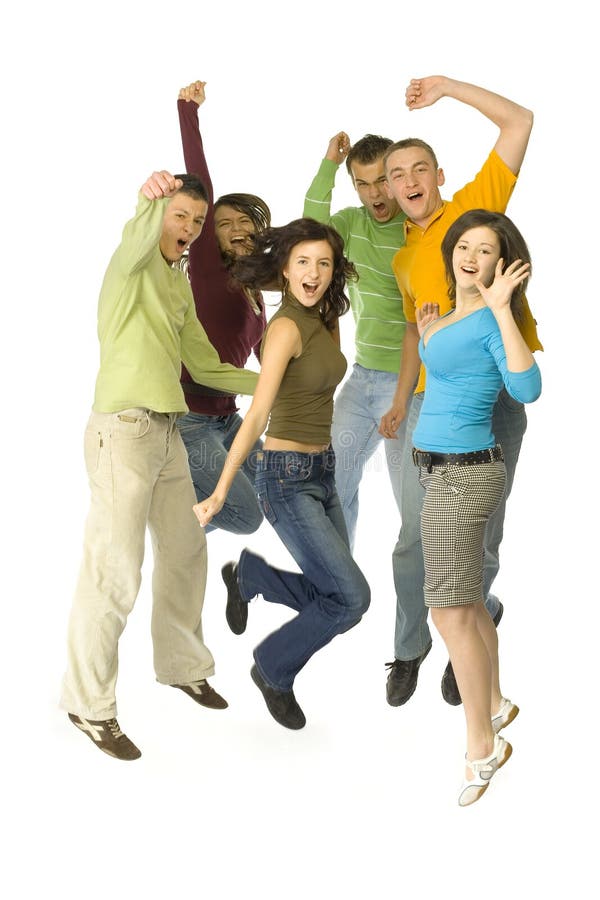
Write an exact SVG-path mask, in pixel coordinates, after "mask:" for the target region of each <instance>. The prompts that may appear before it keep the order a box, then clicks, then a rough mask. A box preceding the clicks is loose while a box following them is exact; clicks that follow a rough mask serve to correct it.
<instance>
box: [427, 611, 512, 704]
mask: <svg viewBox="0 0 600 900" xmlns="http://www.w3.org/2000/svg"><path fill="white" fill-rule="evenodd" d="M503 612H504V607H503V606H502V604H501V603H499V606H498V612H497V613H496V615H495V616H494V619H493V622H494V625H495V626H496V628H497V627H498V625H499V624H500V619H501V618H502V613H503ZM442 697H443V698H444V700H445V701H446V703H449V704H450V706H460V704H461V703H462V700H461V697H460V691H459V690H458V685H457V683H456V678H455V677H454V669H453V668H452V663H451V662H450V660H448V665H447V666H446V668H445V669H444V674H443V675H442Z"/></svg>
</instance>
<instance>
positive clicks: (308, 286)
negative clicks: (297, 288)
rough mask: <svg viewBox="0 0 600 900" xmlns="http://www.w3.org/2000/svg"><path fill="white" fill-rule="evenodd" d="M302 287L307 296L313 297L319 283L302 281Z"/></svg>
mask: <svg viewBox="0 0 600 900" xmlns="http://www.w3.org/2000/svg"><path fill="white" fill-rule="evenodd" d="M302 288H303V290H304V293H305V294H306V295H307V297H314V296H315V295H316V293H317V291H318V290H319V285H318V284H317V283H316V282H314V281H303V282H302Z"/></svg>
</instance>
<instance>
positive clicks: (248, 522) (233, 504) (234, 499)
mask: <svg viewBox="0 0 600 900" xmlns="http://www.w3.org/2000/svg"><path fill="white" fill-rule="evenodd" d="M242 421H243V419H242V417H241V416H239V415H238V414H237V413H232V414H231V415H229V416H206V415H203V414H201V413H194V412H190V413H188V414H187V415H185V416H182V417H181V418H180V419H178V421H177V427H178V428H179V431H180V434H181V437H182V439H183V443H184V444H185V449H186V450H187V454H188V461H189V464H190V472H191V475H192V481H193V483H194V490H195V491H196V497H197V499H198V503H200V501H202V500H205V499H206V498H207V497H210V495H211V494H212V493H213V491H214V489H215V487H216V484H217V481H218V480H219V477H220V475H221V472H222V471H223V466H224V465H225V459H226V457H227V454H228V452H229V449H230V447H231V445H232V443H233V439H234V438H235V436H236V434H237V433H238V431H239V430H240V425H241V424H242ZM261 447H262V443H261V441H257V442H256V444H255V445H254V447H253V449H252V450H251V452H250V453H249V454H248V458H247V460H246V462H245V463H244V465H243V466H242V468H241V469H240V471H239V472H238V473H237V475H236V476H235V479H234V481H233V484H232V485H231V489H230V491H229V493H228V495H227V500H226V501H225V503H224V505H223V508H222V510H221V512H220V513H218V514H217V515H216V516H215V517H214V518H213V520H212V522H211V524H210V525H208V526H207V527H206V529H205V530H206V531H212V530H213V529H215V528H222V529H223V530H224V531H230V532H231V533H232V534H251V533H252V532H253V531H256V529H257V528H258V527H259V525H260V523H261V522H262V513H261V511H260V509H259V508H258V503H257V502H256V495H255V493H254V475H255V472H256V453H257V451H258V450H260V448H261Z"/></svg>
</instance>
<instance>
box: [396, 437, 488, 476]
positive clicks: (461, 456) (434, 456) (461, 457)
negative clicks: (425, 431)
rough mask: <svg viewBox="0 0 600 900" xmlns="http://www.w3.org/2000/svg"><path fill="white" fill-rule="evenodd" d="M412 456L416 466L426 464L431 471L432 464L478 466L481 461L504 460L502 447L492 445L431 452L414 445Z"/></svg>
mask: <svg viewBox="0 0 600 900" xmlns="http://www.w3.org/2000/svg"><path fill="white" fill-rule="evenodd" d="M412 458H413V462H414V464H415V466H424V467H425V468H426V469H427V470H428V471H429V472H431V467H432V466H445V465H453V466H477V465H480V464H481V463H489V462H495V461H496V460H503V459H504V454H503V453H502V447H501V446H500V444H498V445H497V446H496V447H490V448H489V449H487V450H473V451H472V452H471V453H429V452H428V451H427V450H417V448H416V447H413V452H412Z"/></svg>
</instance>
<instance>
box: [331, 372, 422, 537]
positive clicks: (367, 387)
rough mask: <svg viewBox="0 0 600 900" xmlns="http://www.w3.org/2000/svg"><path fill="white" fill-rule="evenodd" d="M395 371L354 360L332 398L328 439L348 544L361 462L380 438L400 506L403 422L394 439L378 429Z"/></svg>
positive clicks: (392, 389) (353, 525) (364, 462)
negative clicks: (329, 437)
mask: <svg viewBox="0 0 600 900" xmlns="http://www.w3.org/2000/svg"><path fill="white" fill-rule="evenodd" d="M397 383H398V375H397V373H394V372H382V371H380V370H379V369H365V368H363V367H362V366H359V365H358V363H355V365H354V367H353V369H352V374H351V375H350V377H349V378H348V380H347V381H346V383H345V384H344V385H343V387H342V390H341V391H340V394H339V396H338V397H337V399H336V401H335V407H334V410H333V423H332V428H331V443H332V446H333V449H334V451H335V458H336V471H335V484H336V488H337V492H338V496H339V498H340V503H341V504H342V511H343V513H344V518H345V520H346V527H347V529H348V537H349V540H350V547H351V548H352V547H354V538H355V535H356V521H357V518H358V489H359V486H360V481H361V479H362V476H363V472H364V470H365V466H366V465H367V463H368V462H369V460H370V458H371V457H372V456H373V454H374V453H375V450H376V449H377V447H378V446H379V444H380V443H381V441H383V444H384V448H385V455H386V460H387V468H388V472H389V476H390V481H391V484H392V491H393V494H394V498H395V500H396V505H397V506H398V509H400V478H401V471H402V470H401V461H402V451H403V447H404V439H405V431H406V424H405V423H404V422H403V423H402V425H401V426H400V428H399V429H398V437H397V439H396V440H393V439H387V438H383V437H382V436H381V435H380V434H379V432H378V429H379V423H380V422H381V417H382V416H383V415H384V414H385V413H386V412H388V410H389V408H390V406H391V405H392V401H393V399H394V393H395V390H396V385H397Z"/></svg>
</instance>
